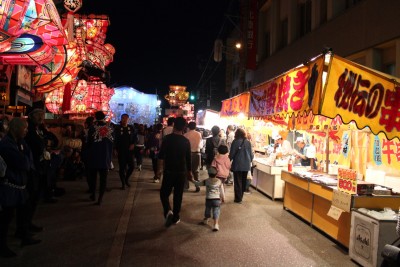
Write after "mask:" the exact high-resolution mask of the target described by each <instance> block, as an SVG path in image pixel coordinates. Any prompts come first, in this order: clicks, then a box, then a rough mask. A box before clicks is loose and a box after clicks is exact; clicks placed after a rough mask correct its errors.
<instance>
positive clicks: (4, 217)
mask: <svg viewBox="0 0 400 267" xmlns="http://www.w3.org/2000/svg"><path fill="white" fill-rule="evenodd" d="M14 211H15V207H2V210H1V211H0V249H3V248H5V247H7V235H8V228H9V226H10V222H11V220H12V218H13V216H14Z"/></svg>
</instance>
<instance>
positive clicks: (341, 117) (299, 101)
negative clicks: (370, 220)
mask: <svg viewBox="0 0 400 267" xmlns="http://www.w3.org/2000/svg"><path fill="white" fill-rule="evenodd" d="M399 91H400V90H399V86H398V83H397V81H396V79H395V78H394V77H388V75H384V74H381V73H378V72H375V71H373V70H371V69H368V68H365V67H363V66H361V65H358V64H356V63H353V62H350V61H347V60H345V59H343V58H340V57H338V56H336V55H332V54H327V55H321V56H317V57H316V58H314V59H311V60H310V61H309V62H307V63H305V64H303V65H301V66H299V67H296V68H294V69H292V70H290V71H288V72H286V73H284V74H282V75H280V76H278V77H276V78H274V79H272V80H270V81H267V82H265V83H263V84H260V85H257V86H255V87H254V88H252V89H251V90H250V93H251V95H250V109H249V116H250V117H252V118H253V119H263V120H266V119H268V118H277V117H278V116H280V117H283V118H284V120H285V121H286V122H287V130H295V131H296V135H297V134H298V133H301V135H302V136H303V137H305V138H306V139H307V140H308V142H310V143H313V144H314V145H315V146H316V150H317V161H318V163H319V164H318V170H313V171H310V170H309V169H301V168H296V167H294V168H293V171H291V172H289V171H287V169H286V168H282V170H281V178H282V180H283V181H284V190H283V207H284V208H285V209H286V210H288V211H290V212H292V213H294V214H296V215H298V216H299V217H301V218H302V219H304V220H305V221H307V222H309V223H310V226H312V227H316V228H318V229H319V230H321V231H322V232H324V233H326V234H327V235H328V236H330V237H332V238H333V239H334V240H336V241H337V242H338V243H340V244H342V245H343V246H345V247H349V245H350V238H351V236H350V229H351V227H352V224H351V212H352V210H353V209H355V208H366V209H374V210H380V209H383V208H385V207H386V208H391V209H394V210H398V207H399V206H400V195H399V194H398V192H400V182H399V181H400V171H399V170H400V165H399V157H397V156H396V155H398V150H397V148H398V147H399V146H398V139H399V131H398V130H399V128H400V127H397V124H396V117H397V115H395V113H396V112H397V111H398V109H399V108H398V105H399V104H400V103H397V102H398V101H397V102H396V99H399V98H398V97H396V96H397V95H398V92H399ZM396 114H397V113H396ZM338 169H339V170H341V169H344V170H346V169H349V170H351V171H352V172H355V173H356V175H355V176H354V179H353V180H350V181H351V183H352V186H353V188H356V189H355V190H354V191H352V192H345V193H344V194H342V195H341V197H342V198H343V199H345V200H346V201H344V202H346V203H347V204H348V205H347V206H346V208H343V207H342V208H338V207H337V206H336V205H337V202H338V200H337V198H338V195H340V193H339V192H341V193H343V188H341V187H342V184H340V182H343V181H346V180H345V179H342V177H340V176H339V175H338ZM379 171H380V172H384V175H383V176H382V175H379V176H378V175H375V174H376V173H377V172H379ZM378 179H379V180H378ZM257 184H258V181H257ZM378 185H380V186H383V187H384V188H385V190H386V189H387V190H386V191H389V192H390V193H389V194H385V195H380V193H379V190H376V188H377V186H378ZM364 187H368V188H369V189H370V191H369V192H368V193H362V192H361V191H357V190H361V189H362V188H364ZM343 199H341V201H342V200H343ZM339 202H340V201H339Z"/></svg>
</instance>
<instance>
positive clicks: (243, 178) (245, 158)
mask: <svg viewBox="0 0 400 267" xmlns="http://www.w3.org/2000/svg"><path fill="white" fill-rule="evenodd" d="M229 158H230V159H231V160H232V166H231V170H232V172H233V179H234V191H235V200H234V201H235V202H236V203H242V199H243V193H244V191H245V189H246V182H247V174H248V172H249V171H250V168H251V162H252V161H253V158H254V153H253V150H252V149H251V143H250V141H249V140H247V138H246V132H245V131H244V130H243V129H241V128H238V129H237V130H236V132H235V139H234V140H233V142H232V145H231V150H230V151H229Z"/></svg>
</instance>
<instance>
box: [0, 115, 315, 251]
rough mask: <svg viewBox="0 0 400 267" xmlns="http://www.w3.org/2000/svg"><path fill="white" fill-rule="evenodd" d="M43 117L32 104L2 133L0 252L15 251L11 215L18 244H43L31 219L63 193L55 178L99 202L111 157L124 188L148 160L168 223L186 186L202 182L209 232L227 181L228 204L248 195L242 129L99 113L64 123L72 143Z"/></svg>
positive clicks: (248, 162)
mask: <svg viewBox="0 0 400 267" xmlns="http://www.w3.org/2000/svg"><path fill="white" fill-rule="evenodd" d="M44 115H45V113H44V110H42V109H34V110H32V111H31V112H30V113H29V115H28V117H27V119H26V120H25V119H23V118H18V117H16V118H13V119H12V120H11V121H10V122H9V123H8V125H6V126H7V127H4V129H3V131H1V132H2V134H1V135H0V138H1V140H0V208H1V209H0V256H3V257H13V256H16V254H15V253H14V252H13V251H12V250H10V249H9V247H8V246H7V239H8V230H9V226H10V223H11V222H12V219H13V217H14V213H15V214H16V232H15V237H17V238H20V239H21V245H23V246H25V245H34V244H37V243H39V242H41V240H39V239H36V238H35V237H34V234H35V233H37V232H40V231H42V230H43V227H41V226H38V225H36V224H34V215H35V211H36V207H37V205H38V203H40V202H41V201H43V202H46V203H55V202H57V197H58V196H60V195H62V194H63V193H65V192H64V191H63V189H62V188H58V187H57V181H58V180H60V179H65V180H76V179H83V178H84V177H86V181H87V185H88V190H87V192H88V193H89V197H88V198H89V200H90V201H93V202H94V204H96V205H99V206H100V205H102V203H103V201H104V194H105V192H106V188H107V176H108V173H109V171H110V170H112V169H113V159H115V160H116V161H117V162H118V174H119V178H120V181H121V190H124V189H126V187H130V177H131V176H132V173H133V172H134V170H137V171H141V170H142V163H143V157H145V156H146V157H149V158H150V159H151V168H152V171H153V174H154V176H153V181H154V183H160V181H161V187H160V201H161V204H162V207H163V211H164V218H165V226H167V227H169V226H170V225H172V224H177V223H179V222H180V210H181V205H182V200H183V193H184V192H185V191H188V190H189V189H190V184H193V185H194V187H195V192H199V191H200V187H201V185H205V191H206V192H205V193H206V194H205V195H206V200H205V212H204V218H203V220H202V223H203V224H208V222H209V219H210V218H211V217H212V219H213V220H214V224H213V228H212V229H213V230H214V231H218V230H219V215H220V212H221V209H220V208H221V204H222V203H224V201H226V197H225V190H226V186H230V185H233V190H234V199H233V201H234V202H235V203H238V204H241V203H242V201H243V196H244V194H246V193H250V191H249V187H250V182H251V177H252V167H254V165H253V159H254V148H253V145H252V140H251V136H250V134H249V133H248V132H247V131H246V130H245V129H244V128H241V127H235V126H233V125H229V126H227V128H226V130H225V129H221V128H220V127H219V126H217V125H215V126H213V127H212V128H211V131H210V134H208V132H207V131H205V130H200V129H198V128H197V125H196V123H195V122H194V121H191V122H187V121H186V120H185V119H184V118H182V117H177V118H172V117H171V118H168V120H167V123H166V124H167V125H166V126H165V127H164V125H163V124H161V123H158V124H155V125H152V126H150V127H148V126H147V125H143V124H137V123H132V124H129V115H128V114H123V115H122V116H121V118H120V122H119V123H118V124H112V123H110V122H107V121H106V115H105V113H104V112H102V111H98V112H96V113H95V114H94V116H90V117H87V118H86V120H85V121H84V123H83V125H80V127H76V128H77V129H75V132H76V133H75V134H72V133H71V132H72V128H71V127H70V125H68V126H67V127H65V131H64V132H65V136H67V137H74V138H77V139H78V140H79V144H80V146H79V147H71V146H70V145H69V144H68V143H65V142H63V141H62V140H59V138H58V137H57V135H55V134H54V133H53V132H52V131H51V129H49V127H48V126H47V125H46V124H45V120H44V118H45V116H44ZM78 129H79V130H78ZM279 137H280V136H279ZM297 141H298V146H299V148H300V149H301V150H300V151H301V153H298V157H299V158H301V160H302V162H303V161H304V162H306V163H308V164H310V159H309V158H308V157H309V154H310V153H309V152H310V148H309V147H308V146H302V144H303V143H302V142H304V140H301V138H300V139H299V140H297ZM289 147H290V144H289V145H288V144H287V141H286V140H282V138H281V137H280V138H276V139H275V146H274V152H275V151H277V150H279V151H280V153H285V151H286V150H289V149H290V150H291V147H290V148H289ZM303 148H305V149H303ZM304 150H305V151H304ZM307 150H308V152H307ZM307 160H308V161H307ZM204 166H206V170H207V173H208V174H209V178H208V179H207V180H206V181H201V180H200V170H201V169H203V167H204ZM97 180H99V186H97ZM172 192H173V200H172V205H171V203H170V199H169V198H170V196H171V194H172Z"/></svg>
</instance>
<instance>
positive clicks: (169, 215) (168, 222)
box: [164, 210, 174, 227]
mask: <svg viewBox="0 0 400 267" xmlns="http://www.w3.org/2000/svg"><path fill="white" fill-rule="evenodd" d="M173 218H174V214H173V213H172V210H170V211H168V213H167V215H166V216H165V224H164V225H165V226H166V227H170V226H171V224H172V219H173Z"/></svg>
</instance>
